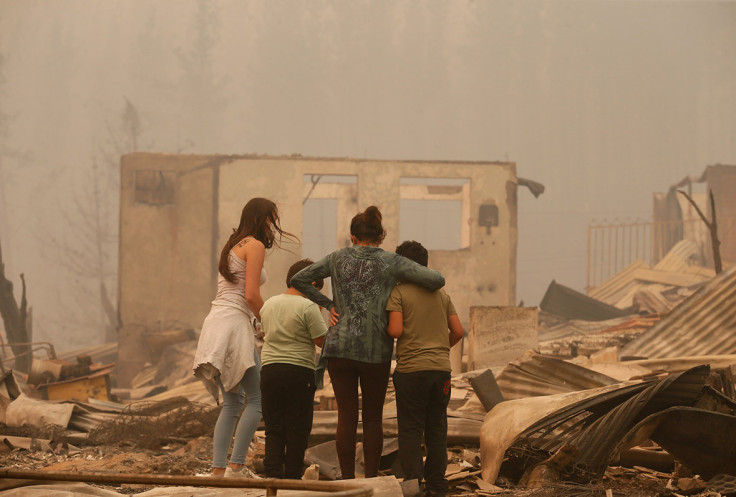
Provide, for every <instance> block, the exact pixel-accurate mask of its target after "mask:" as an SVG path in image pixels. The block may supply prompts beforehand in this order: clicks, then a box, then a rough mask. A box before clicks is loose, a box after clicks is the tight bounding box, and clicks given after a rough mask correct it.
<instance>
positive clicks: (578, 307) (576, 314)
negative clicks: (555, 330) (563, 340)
mask: <svg viewBox="0 0 736 497" xmlns="http://www.w3.org/2000/svg"><path fill="white" fill-rule="evenodd" d="M539 308H540V309H542V310H543V311H545V312H549V313H552V314H555V315H556V316H561V317H564V318H567V319H584V320H587V321H604V320H606V319H612V318H616V317H621V316H625V315H626V314H627V313H626V312H625V311H622V310H621V309H617V308H616V307H613V306H612V305H608V304H606V303H605V302H601V301H599V300H596V299H594V298H592V297H588V296H587V295H585V294H582V293H580V292H577V291H575V290H573V289H572V288H568V287H566V286H564V285H560V284H559V283H557V282H555V281H554V280H552V283H550V284H549V287H547V291H546V292H545V294H544V297H543V298H542V302H540V304H539Z"/></svg>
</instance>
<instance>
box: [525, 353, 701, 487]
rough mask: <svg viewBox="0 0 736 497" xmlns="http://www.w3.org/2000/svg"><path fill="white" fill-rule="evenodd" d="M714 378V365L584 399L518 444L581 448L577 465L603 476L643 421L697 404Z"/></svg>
mask: <svg viewBox="0 0 736 497" xmlns="http://www.w3.org/2000/svg"><path fill="white" fill-rule="evenodd" d="M709 375H710V367H709V366H698V367H695V368H692V369H690V370H688V371H685V372H683V373H679V374H674V375H670V376H668V377H666V378H664V379H662V380H658V381H651V382H644V383H642V384H640V385H641V386H640V387H639V388H637V389H631V390H630V391H629V392H626V391H625V390H621V391H617V392H611V393H610V394H603V395H600V396H597V397H594V398H591V399H587V400H584V401H581V402H579V403H577V404H575V405H571V406H568V407H565V408H563V409H561V410H559V411H557V412H555V413H553V414H552V415H550V416H547V417H546V418H545V419H543V420H541V421H539V422H538V423H535V424H534V425H533V426H531V427H529V428H528V429H527V430H526V431H525V432H523V433H522V434H521V436H520V437H519V438H518V439H517V443H521V444H528V445H530V446H532V447H535V448H537V449H543V450H544V451H547V452H549V453H552V452H555V451H557V450H558V449H559V448H561V447H562V446H563V445H570V446H573V447H576V448H577V449H578V450H579V453H578V454H577V456H576V457H575V459H574V461H573V466H574V467H575V468H576V469H578V470H580V471H581V472H585V473H588V474H591V475H594V476H601V475H603V472H604V471H605V469H606V467H607V466H608V464H609V462H610V461H611V459H612V458H613V456H614V455H615V454H616V451H617V450H620V449H621V448H622V447H621V441H622V440H624V439H626V437H627V434H628V433H629V432H630V431H631V430H632V428H633V427H634V426H635V425H636V424H637V423H639V422H641V421H642V420H643V419H645V418H647V417H648V416H650V415H652V414H654V413H657V412H660V411H663V410H665V409H668V408H670V407H675V406H692V405H694V404H695V402H696V401H697V399H698V397H699V396H700V394H701V392H702V390H703V388H704V387H705V385H706V382H707V380H708V377H709ZM637 390H638V391H637Z"/></svg>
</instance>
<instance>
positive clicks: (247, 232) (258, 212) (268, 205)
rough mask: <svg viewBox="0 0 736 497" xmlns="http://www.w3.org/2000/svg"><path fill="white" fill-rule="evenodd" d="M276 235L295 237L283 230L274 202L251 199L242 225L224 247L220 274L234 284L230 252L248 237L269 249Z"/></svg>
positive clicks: (246, 205) (246, 207) (244, 212)
mask: <svg viewBox="0 0 736 497" xmlns="http://www.w3.org/2000/svg"><path fill="white" fill-rule="evenodd" d="M276 233H278V234H279V238H281V237H284V236H287V237H290V238H294V235H292V234H291V233H289V232H287V231H284V230H282V229H281V222H280V220H279V211H278V209H277V208H276V204H275V203H274V202H273V201H271V200H269V199H267V198H260V197H255V198H252V199H250V200H249V201H248V203H247V204H245V207H243V212H242V213H241V214H240V224H239V225H238V227H237V228H236V229H233V234H232V235H230V238H228V240H227V242H226V243H225V246H224V247H222V252H221V253H220V264H219V266H218V268H219V270H220V274H221V275H222V276H223V277H224V278H225V279H226V280H228V281H229V282H231V283H234V282H235V275H233V273H232V272H231V271H230V264H228V256H229V254H230V250H232V248H233V247H234V246H235V245H237V244H238V243H239V242H240V241H241V240H242V239H243V238H245V237H248V236H252V237H253V238H255V239H256V240H258V241H260V242H261V243H263V245H264V246H265V247H266V248H267V249H269V248H271V247H273V244H274V242H275V241H276Z"/></svg>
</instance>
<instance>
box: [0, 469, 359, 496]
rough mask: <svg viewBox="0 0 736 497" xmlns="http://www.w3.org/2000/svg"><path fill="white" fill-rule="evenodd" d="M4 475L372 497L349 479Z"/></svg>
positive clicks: (7, 472) (2, 473)
mask: <svg viewBox="0 0 736 497" xmlns="http://www.w3.org/2000/svg"><path fill="white" fill-rule="evenodd" d="M0 478H12V479H21V480H45V481H75V482H85V483H103V484H110V483H127V484H136V485H172V486H190V487H217V488H263V489H266V495H276V492H277V490H307V491H314V492H329V493H330V497H370V496H372V495H373V489H372V488H371V487H370V486H362V485H356V484H355V483H348V482H345V481H314V480H279V479H276V478H259V479H251V478H224V477H223V478H219V477H212V476H179V475H140V474H127V473H84V472H74V473H64V472H61V471H22V470H14V469H0Z"/></svg>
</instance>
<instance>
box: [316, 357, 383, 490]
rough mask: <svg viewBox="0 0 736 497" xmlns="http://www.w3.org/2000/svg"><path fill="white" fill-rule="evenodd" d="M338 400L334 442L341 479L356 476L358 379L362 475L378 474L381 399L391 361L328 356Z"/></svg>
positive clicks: (380, 440) (381, 433)
mask: <svg viewBox="0 0 736 497" xmlns="http://www.w3.org/2000/svg"><path fill="white" fill-rule="evenodd" d="M327 370H328V371H329V373H330V380H331V381H332V388H333V390H334V391H335V400H336V401H337V433H336V434H335V443H336V446H337V458H338V459H339V461H340V471H341V473H342V478H343V479H349V478H355V438H356V431H357V429H358V382H360V391H361V394H362V402H363V457H364V460H365V477H366V478H372V477H374V476H377V475H378V464H379V462H380V460H381V451H382V450H383V401H384V400H385V399H386V387H387V386H388V378H389V374H390V372H391V363H390V362H381V363H378V364H371V363H367V362H360V361H353V360H351V359H339V358H335V357H330V358H329V360H328V362H327Z"/></svg>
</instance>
